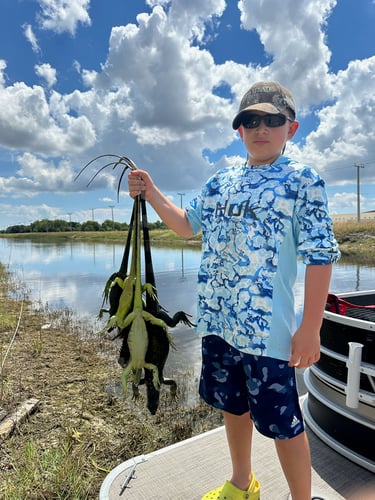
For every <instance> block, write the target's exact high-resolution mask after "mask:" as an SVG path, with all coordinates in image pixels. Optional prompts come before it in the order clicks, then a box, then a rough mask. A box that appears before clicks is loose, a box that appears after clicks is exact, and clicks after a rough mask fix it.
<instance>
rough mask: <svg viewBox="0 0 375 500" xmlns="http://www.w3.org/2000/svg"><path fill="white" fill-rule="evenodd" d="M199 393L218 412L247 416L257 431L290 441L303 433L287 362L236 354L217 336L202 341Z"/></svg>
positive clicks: (301, 420) (294, 387)
mask: <svg viewBox="0 0 375 500" xmlns="http://www.w3.org/2000/svg"><path fill="white" fill-rule="evenodd" d="M199 394H200V395H201V397H202V398H203V399H204V400H205V401H206V402H207V403H208V404H210V405H211V406H214V407H215V408H218V409H220V410H223V411H226V412H229V413H232V414H234V415H242V414H244V413H246V412H250V416H251V418H252V420H253V422H254V425H255V427H256V428H257V429H258V431H259V432H260V433H261V434H263V435H265V436H268V437H271V438H273V439H290V438H292V437H294V436H297V435H298V434H300V433H301V432H303V430H304V424H303V419H302V414H301V409H300V406H299V400H298V393H297V387H296V379H295V370H294V368H292V367H289V366H288V362H287V361H283V360H279V359H273V358H268V357H265V356H254V355H252V354H246V353H243V352H240V351H238V350H237V349H235V348H233V347H232V346H230V345H229V344H228V343H227V342H225V341H224V340H223V339H221V338H220V337H218V336H217V335H208V336H205V337H203V339H202V372H201V378H200V384H199Z"/></svg>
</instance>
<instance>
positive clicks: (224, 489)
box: [202, 474, 260, 500]
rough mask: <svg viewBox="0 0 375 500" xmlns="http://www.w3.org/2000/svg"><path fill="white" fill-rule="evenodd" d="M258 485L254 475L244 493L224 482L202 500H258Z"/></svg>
mask: <svg viewBox="0 0 375 500" xmlns="http://www.w3.org/2000/svg"><path fill="white" fill-rule="evenodd" d="M259 499H260V485H259V482H258V481H257V479H256V477H255V475H254V474H252V476H251V483H250V485H249V487H248V489H247V490H246V491H244V490H240V489H239V488H237V487H236V486H234V484H232V483H231V482H230V481H225V483H224V484H223V486H220V487H219V488H215V489H214V490H211V491H209V492H208V493H206V494H205V495H204V496H203V497H202V500H259Z"/></svg>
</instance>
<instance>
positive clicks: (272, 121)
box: [264, 115, 286, 127]
mask: <svg viewBox="0 0 375 500" xmlns="http://www.w3.org/2000/svg"><path fill="white" fill-rule="evenodd" d="M285 122H286V116H284V115H265V116H264V123H265V124H266V125H267V127H281V126H282V125H284V123H285Z"/></svg>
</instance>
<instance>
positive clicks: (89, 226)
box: [81, 220, 100, 231]
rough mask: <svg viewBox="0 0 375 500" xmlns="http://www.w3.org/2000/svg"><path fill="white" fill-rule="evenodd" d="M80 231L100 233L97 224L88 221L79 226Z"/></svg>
mask: <svg viewBox="0 0 375 500" xmlns="http://www.w3.org/2000/svg"><path fill="white" fill-rule="evenodd" d="M81 231H100V224H99V222H96V221H93V220H88V221H86V222H83V223H82V224H81Z"/></svg>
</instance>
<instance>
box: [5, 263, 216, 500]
mask: <svg viewBox="0 0 375 500" xmlns="http://www.w3.org/2000/svg"><path fill="white" fill-rule="evenodd" d="M10 285H11V282H10V277H9V275H7V274H6V273H5V272H4V270H3V269H1V270H0V297H1V302H2V311H6V312H5V313H3V312H2V313H0V366H1V364H3V365H4V366H3V370H2V372H1V374H0V387H1V392H0V409H1V408H2V409H4V410H5V411H7V412H8V413H9V412H11V411H12V410H13V409H14V408H15V407H16V406H17V405H18V404H19V403H20V402H22V401H25V400H26V399H28V398H30V397H34V398H37V399H39V400H40V407H39V409H38V410H37V411H36V412H35V413H34V414H33V415H31V416H30V417H29V418H28V420H27V422H26V423H24V424H22V425H21V426H20V427H19V428H18V429H16V432H14V433H13V435H12V436H11V437H10V438H8V439H6V440H5V441H4V442H2V443H1V451H0V474H1V482H0V498H2V499H4V500H18V499H20V500H21V499H22V500H24V499H25V498H28V499H77V500H84V499H94V498H97V495H98V491H99V488H100V484H101V482H102V481H103V479H104V477H105V475H106V474H107V473H108V471H110V470H111V469H112V468H113V467H115V466H116V465H118V464H119V463H121V462H123V461H125V460H127V459H129V458H131V457H133V456H136V455H139V454H146V453H149V452H151V451H154V450H156V449H159V448H161V447H164V446H167V445H169V444H172V443H175V442H177V441H180V440H182V439H185V438H188V437H191V436H192V435H195V434H198V433H200V432H203V431H205V430H208V429H211V428H214V427H217V426H218V425H221V423H222V422H221V418H220V415H219V414H218V413H217V412H215V411H212V410H211V409H210V408H209V407H207V406H206V405H205V404H203V403H201V402H200V401H196V404H193V406H191V405H187V404H186V401H187V399H188V398H187V393H188V392H189V391H193V393H195V394H196V383H197V381H196V380H194V376H193V375H192V374H190V375H189V374H181V375H180V376H177V377H176V378H177V382H178V383H179V391H178V395H177V399H175V400H171V399H170V396H169V392H168V390H166V389H164V388H163V389H162V395H161V402H160V407H159V410H158V412H157V414H156V415H155V416H151V415H150V414H149V413H148V410H147V409H146V405H145V401H144V399H142V398H141V400H140V401H138V402H136V403H135V402H133V401H131V400H130V399H128V400H126V401H124V399H123V398H122V395H121V390H120V375H121V368H120V367H119V366H118V364H117V361H116V360H117V355H118V352H117V351H118V347H116V346H115V345H114V344H113V342H111V341H110V340H105V339H103V338H98V336H96V335H93V334H92V332H91V331H90V330H91V328H88V327H87V326H86V325H83V324H81V323H78V322H77V321H76V320H75V319H74V317H73V315H72V314H71V312H70V311H67V310H58V311H48V310H45V311H35V310H34V309H33V308H31V306H30V304H28V303H25V306H24V312H23V315H22V318H21V320H20V325H19V330H18V333H17V335H16V337H15V340H14V343H13V344H12V347H11V349H10V351H9V354H8V356H7V358H6V359H5V360H4V353H5V351H7V350H8V347H9V345H10V342H11V339H12V337H13V332H14V328H15V325H16V324H17V322H18V319H19V312H20V299H21V296H20V297H19V298H18V299H17V300H12V299H10V298H9V295H8V290H9V286H10ZM12 288H14V287H13V285H12ZM46 324H48V325H50V326H49V327H48V328H47V327H46ZM166 375H170V374H168V373H167V374H166ZM173 375H175V374H173ZM187 375H188V376H187ZM187 379H189V380H191V381H192V387H188V386H187V385H186V380H187ZM129 393H131V391H129Z"/></svg>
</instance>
